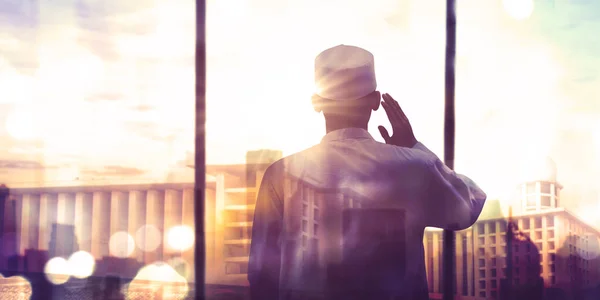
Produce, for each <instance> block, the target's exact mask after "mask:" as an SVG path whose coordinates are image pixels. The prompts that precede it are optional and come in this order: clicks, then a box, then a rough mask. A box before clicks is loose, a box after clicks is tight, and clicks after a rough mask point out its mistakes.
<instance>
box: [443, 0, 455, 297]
mask: <svg viewBox="0 0 600 300" xmlns="http://www.w3.org/2000/svg"><path fill="white" fill-rule="evenodd" d="M455 56H456V1H455V0H446V73H445V83H446V90H445V91H446V93H445V109H444V162H445V163H446V166H448V168H450V169H454V132H455V121H454V117H455V114H454V87H455V72H454V62H455ZM455 244H456V241H455V236H454V232H453V231H451V230H444V250H443V258H444V259H443V263H444V266H443V275H444V278H443V280H444V281H443V293H444V294H443V295H444V296H443V299H444V300H452V299H454V293H455V289H454V287H455V284H454V283H455V276H454V275H455V273H456V266H455V259H456V255H455V251H456V245H455Z"/></svg>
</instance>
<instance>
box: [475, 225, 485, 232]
mask: <svg viewBox="0 0 600 300" xmlns="http://www.w3.org/2000/svg"><path fill="white" fill-rule="evenodd" d="M477 230H478V231H479V234H485V223H481V224H479V225H478V226H477Z"/></svg>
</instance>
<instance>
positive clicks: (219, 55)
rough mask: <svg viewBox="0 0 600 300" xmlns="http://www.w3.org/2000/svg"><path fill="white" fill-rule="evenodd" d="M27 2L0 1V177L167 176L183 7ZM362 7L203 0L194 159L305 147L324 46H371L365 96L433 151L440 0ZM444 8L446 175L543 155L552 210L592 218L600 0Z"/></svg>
mask: <svg viewBox="0 0 600 300" xmlns="http://www.w3.org/2000/svg"><path fill="white" fill-rule="evenodd" d="M32 2H34V1H32ZM37 2H38V3H41V4H28V2H27V1H11V2H6V1H3V2H1V3H2V4H0V5H2V9H0V11H1V13H0V26H2V30H0V121H1V122H0V124H3V125H4V126H0V138H1V141H2V142H1V143H0V181H2V182H6V183H8V184H9V185H13V186H19V185H36V184H41V183H44V184H78V183H80V182H90V181H92V182H115V181H117V182H121V181H129V180H138V181H164V180H173V177H172V176H174V175H173V174H180V173H181V172H184V170H185V167H184V163H183V161H184V160H185V159H186V155H187V153H188V152H190V151H192V150H193V123H194V119H193V118H194V98H193V94H194V90H193V89H194V86H193V82H194V79H193V74H194V73H193V72H194V69H193V68H194V65H193V62H194V57H193V54H194V32H195V19H194V2H193V1H191V0H153V1H151V0H136V1H117V0H110V1H109V0H106V1H94V0H80V1H76V0H62V1H52V2H51V4H48V3H50V2H49V1H42V0H39V1H37ZM371 2H372V1H367V0H355V1H341V0H288V1H281V0H278V1H275V0H209V1H208V17H207V23H208V25H207V26H208V32H207V39H208V41H207V43H208V46H207V47H208V49H207V50H208V87H207V90H208V91H207V93H208V94H207V97H208V98H207V102H208V103H207V106H208V111H207V113H208V120H207V122H208V124H207V143H208V146H207V147H208V148H207V155H208V162H209V163H211V164H219V163H238V162H239V163H241V162H243V160H244V154H245V152H246V151H247V150H252V149H258V148H275V149H282V150H283V151H284V153H285V154H290V153H293V152H295V151H298V150H301V149H304V148H306V147H309V146H311V145H313V144H315V143H317V142H318V141H319V140H320V138H321V136H322V135H323V133H324V129H323V120H322V116H320V115H318V114H316V113H314V111H312V109H311V107H310V101H309V99H310V98H309V96H310V94H311V92H312V78H311V75H312V66H313V64H312V62H313V58H314V56H315V55H316V54H318V52H319V51H321V50H323V49H325V48H327V47H330V46H334V45H336V44H341V43H345V44H355V45H358V46H363V47H365V48H367V49H369V50H371V51H372V52H373V53H374V54H375V56H376V68H377V73H378V76H379V87H380V90H381V91H383V92H388V93H391V94H392V95H393V96H394V97H396V98H397V99H398V100H399V101H400V103H401V105H402V106H403V107H404V109H405V111H406V112H407V113H408V115H409V117H410V119H411V121H412V123H413V127H414V128H415V131H416V134H417V137H418V138H419V139H420V140H421V141H423V142H424V143H425V144H427V145H428V146H429V147H430V148H432V150H434V151H435V152H436V153H439V154H440V155H442V153H443V119H442V118H443V88H444V81H443V80H444V79H443V74H444V73H443V64H444V26H445V21H444V17H445V7H444V3H445V1H443V0H418V1H417V0H412V1H410V0H405V1H392V0H386V1H377V3H378V4H373V3H375V1H373V3H371ZM458 2H459V7H458V18H459V27H458V53H457V118H458V121H457V122H458V123H457V148H456V157H457V161H456V168H457V170H458V171H460V172H463V173H466V174H468V175H470V176H471V177H473V178H474V179H475V180H476V181H478V182H479V183H480V184H481V185H482V186H483V187H484V188H485V189H486V190H487V191H488V192H489V194H490V195H491V196H492V197H496V198H497V197H502V196H503V195H505V194H506V193H507V191H511V190H512V187H513V186H514V184H515V183H516V182H518V180H519V179H520V178H521V177H524V176H523V175H524V174H526V173H525V172H529V171H531V169H533V168H534V166H535V164H534V163H533V162H534V161H535V158H536V157H539V158H543V157H544V156H546V155H550V156H552V157H553V158H554V160H555V161H556V162H557V165H558V168H559V179H560V180H561V181H562V182H563V183H564V185H565V193H566V194H570V198H571V199H576V200H572V201H570V203H569V204H566V205H568V206H569V207H571V208H572V209H575V210H578V211H584V209H583V208H584V207H585V208H589V207H591V206H592V205H596V206H595V207H596V208H595V211H596V212H598V211H599V210H600V207H598V205H597V203H598V202H599V201H600V198H599V197H598V193H597V188H596V186H597V183H596V182H597V180H598V175H599V174H598V171H596V170H598V167H600V160H599V159H598V157H599V156H598V155H597V154H598V153H599V152H600V130H599V129H600V121H599V120H600V119H599V113H600V108H598V105H597V103H598V101H600V99H599V97H600V88H599V87H600V84H599V83H600V82H599V80H600V79H599V77H598V70H599V69H600V55H599V54H598V53H600V37H599V35H597V34H596V33H597V32H598V30H599V29H600V2H599V1H593V0H577V1H574V0H570V1H567V0H555V1H552V0H537V1H534V2H535V5H534V10H533V13H532V14H531V16H530V17H529V18H526V19H523V20H519V19H515V18H514V17H512V16H518V15H519V14H524V13H526V12H527V7H518V6H517V7H515V6H511V5H510V2H513V3H516V2H515V1H514V0H512V1H510V0H506V1H501V0H490V1H477V0H462V1H458ZM517 2H518V3H527V2H528V1H517ZM6 3H9V4H6ZM10 3H12V4H10ZM126 3H128V4H126ZM504 4H508V6H509V9H508V10H507V9H506V5H504ZM35 11H38V12H39V14H37V17H36V14H35V13H34V12H35ZM379 124H387V121H386V120H385V115H384V113H383V112H382V111H378V112H376V113H375V114H374V116H373V122H372V125H371V126H372V130H371V132H372V134H373V135H374V136H375V137H376V138H377V139H380V138H379V134H378V133H377V130H376V126H377V125H379ZM586 210H587V211H589V209H586Z"/></svg>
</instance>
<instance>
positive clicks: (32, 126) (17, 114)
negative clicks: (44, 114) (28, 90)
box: [5, 108, 39, 140]
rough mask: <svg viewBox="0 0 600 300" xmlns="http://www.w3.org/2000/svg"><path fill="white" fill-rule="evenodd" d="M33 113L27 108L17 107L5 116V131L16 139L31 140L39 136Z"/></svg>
mask: <svg viewBox="0 0 600 300" xmlns="http://www.w3.org/2000/svg"><path fill="white" fill-rule="evenodd" d="M36 123H37V122H36V118H35V116H34V114H33V113H32V112H31V111H30V110H27V109H21V108H17V109H16V110H15V111H13V112H12V113H11V114H10V115H9V116H8V117H7V118H6V124H5V126H6V131H7V132H8V134H9V135H10V136H12V137H13V138H15V139H18V140H32V139H35V138H37V137H38V136H39V132H38V126H37V124H36Z"/></svg>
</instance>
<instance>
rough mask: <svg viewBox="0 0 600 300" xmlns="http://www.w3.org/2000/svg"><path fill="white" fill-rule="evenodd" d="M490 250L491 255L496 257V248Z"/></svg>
mask: <svg viewBox="0 0 600 300" xmlns="http://www.w3.org/2000/svg"><path fill="white" fill-rule="evenodd" d="M490 250H491V251H492V255H494V256H495V255H496V247H492V248H491V249H490ZM494 259H495V258H494Z"/></svg>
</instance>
